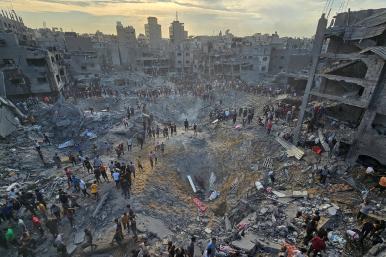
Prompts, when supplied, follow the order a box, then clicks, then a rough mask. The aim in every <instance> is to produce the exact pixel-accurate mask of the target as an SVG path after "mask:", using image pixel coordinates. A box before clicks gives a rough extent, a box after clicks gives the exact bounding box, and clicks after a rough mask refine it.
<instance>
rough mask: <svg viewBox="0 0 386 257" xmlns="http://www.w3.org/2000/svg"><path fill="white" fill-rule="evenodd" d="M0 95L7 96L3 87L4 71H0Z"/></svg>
mask: <svg viewBox="0 0 386 257" xmlns="http://www.w3.org/2000/svg"><path fill="white" fill-rule="evenodd" d="M0 96H1V97H4V98H7V91H6V89H5V80H4V73H3V72H2V71H0Z"/></svg>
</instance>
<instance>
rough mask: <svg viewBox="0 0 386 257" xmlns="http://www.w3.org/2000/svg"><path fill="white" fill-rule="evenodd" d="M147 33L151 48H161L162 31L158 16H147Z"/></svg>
mask: <svg viewBox="0 0 386 257" xmlns="http://www.w3.org/2000/svg"><path fill="white" fill-rule="evenodd" d="M145 35H146V37H147V39H148V41H149V46H150V48H151V49H160V47H161V40H162V32H161V25H160V24H158V21H157V18H156V17H148V18H147V24H145Z"/></svg>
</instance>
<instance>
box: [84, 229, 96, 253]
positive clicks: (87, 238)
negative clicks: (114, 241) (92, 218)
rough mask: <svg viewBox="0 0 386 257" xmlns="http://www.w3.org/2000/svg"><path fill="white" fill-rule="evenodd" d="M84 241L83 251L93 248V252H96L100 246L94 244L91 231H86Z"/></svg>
mask: <svg viewBox="0 0 386 257" xmlns="http://www.w3.org/2000/svg"><path fill="white" fill-rule="evenodd" d="M84 241H86V242H85V243H83V244H82V246H81V247H82V249H86V248H87V247H91V251H94V250H95V249H96V248H97V247H98V246H97V245H96V244H94V243H93V236H92V233H91V231H90V230H89V229H87V228H85V229H84Z"/></svg>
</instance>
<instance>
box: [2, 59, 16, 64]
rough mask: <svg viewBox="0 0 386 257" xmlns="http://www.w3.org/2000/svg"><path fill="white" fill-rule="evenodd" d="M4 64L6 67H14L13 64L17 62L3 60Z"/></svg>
mask: <svg viewBox="0 0 386 257" xmlns="http://www.w3.org/2000/svg"><path fill="white" fill-rule="evenodd" d="M3 63H4V64H5V65H13V64H15V60H14V59H3Z"/></svg>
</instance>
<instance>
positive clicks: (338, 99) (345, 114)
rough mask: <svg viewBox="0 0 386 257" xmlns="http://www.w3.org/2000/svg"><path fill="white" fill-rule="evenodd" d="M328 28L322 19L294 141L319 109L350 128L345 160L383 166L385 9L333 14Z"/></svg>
mask: <svg viewBox="0 0 386 257" xmlns="http://www.w3.org/2000/svg"><path fill="white" fill-rule="evenodd" d="M326 24H327V20H325V19H324V18H323V17H322V18H321V21H320V22H319V26H318V31H317V35H318V34H322V35H323V36H322V37H320V38H319V42H318V43H315V44H316V45H319V47H314V49H313V54H314V62H313V66H312V68H311V70H310V72H309V77H308V83H307V87H306V88H305V94H304V98H303V105H302V108H301V111H300V117H299V121H300V122H299V123H298V127H297V131H296V132H295V138H297V136H298V135H299V131H300V128H301V125H302V124H304V123H305V122H307V121H306V119H304V114H305V113H306V112H307V110H310V109H311V110H312V108H313V106H315V105H321V106H323V107H325V111H326V114H327V117H329V118H330V119H331V120H332V121H335V122H338V123H341V124H345V128H350V129H349V131H346V132H345V133H344V134H345V135H343V136H342V137H341V138H340V140H341V142H343V143H344V144H346V145H347V146H348V148H349V150H348V153H347V159H348V160H350V161H355V160H357V159H358V158H365V159H369V158H370V159H372V160H374V159H375V160H377V161H378V162H379V163H382V164H385V158H384V152H385V151H386V101H385V98H386V88H385V84H386V76H385V75H386V66H385V61H386V32H385V31H386V9H377V10H372V9H370V10H362V11H355V12H351V11H350V10H349V11H348V12H345V13H339V14H337V15H336V17H334V20H333V21H332V22H331V25H330V26H329V27H328V28H326ZM323 44H324V45H326V50H325V51H322V46H323ZM303 85H304V86H305V84H304V83H303ZM315 102H316V103H315ZM307 106H308V107H309V108H307ZM310 106H311V107H310ZM306 116H307V115H306ZM326 129H327V128H326ZM296 141H297V140H296Z"/></svg>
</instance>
